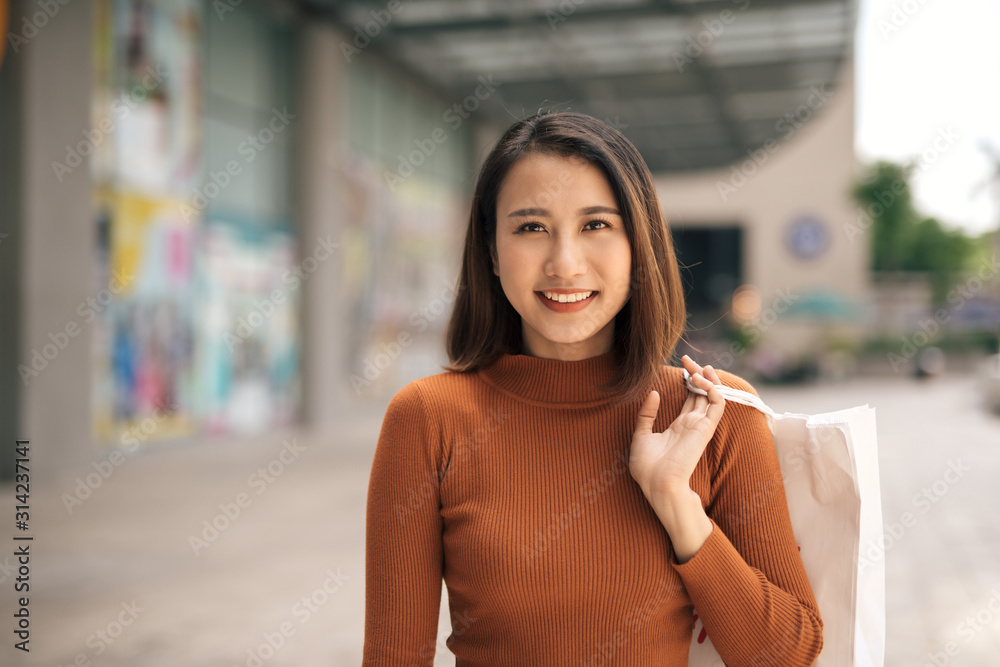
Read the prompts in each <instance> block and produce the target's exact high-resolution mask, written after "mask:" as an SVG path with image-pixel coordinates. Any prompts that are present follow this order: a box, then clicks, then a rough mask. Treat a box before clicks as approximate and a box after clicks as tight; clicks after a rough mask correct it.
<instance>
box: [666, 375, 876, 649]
mask: <svg viewBox="0 0 1000 667" xmlns="http://www.w3.org/2000/svg"><path fill="white" fill-rule="evenodd" d="M684 377H685V382H686V385H687V388H688V390H689V391H693V392H695V393H698V394H702V395H704V394H705V393H706V392H705V391H704V390H702V389H700V388H698V387H696V386H695V385H694V383H693V382H692V380H691V377H690V374H689V373H688V372H687V371H686V370H685V371H684ZM718 389H719V391H720V393H721V394H722V396H723V397H724V398H725V399H726V400H727V401H732V402H736V403H742V404H744V405H749V406H751V407H753V408H756V409H758V410H760V411H761V412H763V413H764V414H765V415H766V416H767V421H768V426H770V428H771V433H772V434H773V436H774V446H775V449H776V450H777V453H778V460H779V462H780V464H781V474H782V480H783V482H784V487H785V495H786V496H787V500H788V512H789V515H790V516H791V520H792V529H793V530H794V532H795V541H796V544H798V546H799V549H800V553H801V555H802V562H803V564H804V565H805V569H806V574H808V575H809V583H810V584H811V585H812V589H813V593H814V594H815V595H816V603H817V604H818V606H819V611H820V616H822V618H823V651H822V652H821V653H820V655H819V657H818V658H817V660H816V662H815V665H816V666H817V667H882V664H883V660H884V657H885V560H884V559H882V558H875V559H870V558H863V555H864V553H863V552H865V551H867V550H868V549H869V548H870V547H871V545H873V544H874V545H878V544H881V540H882V539H883V536H882V502H881V496H880V493H881V492H880V486H879V474H878V450H877V447H876V438H875V408H871V407H869V406H868V405H867V404H866V405H862V406H858V407H855V408H850V409H847V410H840V411H838V412H829V413H824V414H818V415H803V414H794V413H787V412H786V413H783V414H777V413H775V412H774V411H773V410H771V408H769V407H768V406H767V405H766V404H765V403H764V401H763V400H761V399H760V398H759V397H758V396H755V395H754V394H752V393H750V392H746V391H741V390H739V389H733V388H731V387H726V386H720V387H718ZM695 611H696V612H697V610H695ZM724 665H725V663H724V662H723V661H722V659H721V658H720V657H719V654H718V653H717V652H716V651H715V648H714V647H713V646H712V642H711V638H709V637H708V636H707V635H706V633H705V631H704V628H702V627H701V624H700V623H699V622H698V621H697V619H696V621H695V627H694V630H693V635H692V639H691V650H690V653H689V658H688V667H724Z"/></svg>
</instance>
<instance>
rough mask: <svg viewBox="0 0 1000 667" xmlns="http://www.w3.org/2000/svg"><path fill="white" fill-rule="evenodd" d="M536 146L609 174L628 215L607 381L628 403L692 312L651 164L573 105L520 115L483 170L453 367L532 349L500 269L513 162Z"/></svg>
mask: <svg viewBox="0 0 1000 667" xmlns="http://www.w3.org/2000/svg"><path fill="white" fill-rule="evenodd" d="M532 153H546V154H552V155H557V156H560V157H566V158H582V159H584V160H586V161H588V162H589V163H590V164H592V165H594V166H596V167H597V168H598V169H600V170H601V172H603V174H604V176H605V178H607V179H608V183H609V184H610V186H611V190H612V192H613V193H614V196H615V200H616V201H617V203H618V210H619V211H621V214H622V218H623V219H624V224H625V230H626V232H627V235H628V240H629V245H630V247H631V249H632V274H631V288H632V289H631V296H630V298H629V299H628V301H627V302H626V303H625V305H624V306H623V307H622V309H621V310H620V311H619V312H618V313H617V314H616V315H615V319H614V322H615V325H614V344H613V346H614V350H615V351H616V353H617V356H618V359H619V363H618V371H617V374H616V375H615V377H614V378H613V379H612V380H611V381H610V382H609V383H607V384H605V385H601V387H600V389H602V390H604V391H607V392H610V393H613V394H617V395H618V396H619V397H620V398H621V400H623V401H632V400H638V399H641V398H642V397H644V396H645V395H646V394H647V393H648V392H649V390H650V389H651V388H652V384H653V381H654V380H655V379H656V378H657V377H658V375H659V372H660V367H661V366H662V365H663V364H665V363H667V362H668V361H669V359H670V356H671V354H673V351H674V348H675V347H676V345H677V342H678V341H679V340H680V337H681V335H682V333H683V331H684V323H685V321H686V320H687V314H686V311H685V307H684V290H683V287H682V285H681V277H680V271H679V269H678V265H677V258H676V256H675V254H674V246H673V241H672V239H671V237H670V232H669V231H668V230H667V226H666V222H665V221H664V219H663V214H662V213H661V211H660V201H659V198H658V197H657V195H656V190H655V189H654V187H653V179H652V176H651V175H650V173H649V167H647V166H646V163H645V161H644V160H643V159H642V156H641V155H639V152H638V151H637V150H636V148H635V146H633V145H632V143H631V142H630V141H629V140H628V139H627V138H626V137H625V136H624V135H622V133H621V132H619V131H618V130H617V129H615V128H613V127H611V126H610V125H608V124H607V123H605V122H603V121H601V120H598V119H596V118H593V117H591V116H588V115H585V114H582V113H577V112H573V111H558V112H556V111H548V112H542V113H538V114H535V115H533V116H530V117H528V118H525V119H523V120H519V121H517V122H515V123H514V124H513V125H511V126H510V128H508V129H507V131H506V132H505V133H504V135H503V136H502V137H501V138H500V140H499V141H498V142H497V143H496V145H495V146H494V147H493V150H492V151H490V154H489V155H488V156H487V157H486V160H485V162H483V166H482V168H481V170H480V172H479V179H478V181H477V182H476V189H475V192H474V194H473V198H472V211H471V214H470V215H469V228H468V231H467V233H466V237H465V249H464V251H463V256H462V267H461V272H460V274H459V279H458V285H457V293H456V297H455V306H454V309H453V311H452V315H451V320H450V321H449V322H448V329H447V332H446V334H445V338H446V341H445V345H446V347H447V351H448V358H449V360H450V361H451V364H450V365H449V366H444V367H442V368H444V369H445V370H449V371H458V372H472V371H475V370H478V369H479V368H483V367H486V366H489V365H490V364H491V363H493V362H494V361H495V360H496V359H498V358H499V357H500V356H502V355H504V354H523V351H522V345H523V341H522V325H521V316H520V315H519V314H518V312H517V311H516V310H515V309H514V307H513V306H512V305H511V304H510V301H508V300H507V297H506V295H505V294H504V292H503V287H502V286H501V284H500V278H499V277H498V276H496V275H495V274H494V273H493V257H494V256H495V253H496V229H497V217H496V216H497V198H498V196H499V193H500V188H501V186H502V184H503V180H504V178H505V177H506V176H507V173H508V172H509V171H510V169H511V167H512V166H513V165H514V164H515V163H516V162H517V161H518V160H520V159H522V158H524V157H525V156H527V155H529V154H532Z"/></svg>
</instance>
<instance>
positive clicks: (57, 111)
mask: <svg viewBox="0 0 1000 667" xmlns="http://www.w3.org/2000/svg"><path fill="white" fill-rule="evenodd" d="M53 7H57V9H53V12H54V13H53V14H52V15H49V14H45V12H44V11H43V9H40V5H39V4H38V3H36V2H28V1H27V0H19V1H17V2H14V3H13V7H12V9H11V14H10V18H11V20H10V27H9V30H10V31H11V33H12V34H13V35H14V36H15V38H14V39H12V40H8V45H7V52H6V54H5V58H4V61H3V64H2V68H0V147H2V155H3V156H4V160H3V163H2V167H0V170H2V171H0V210H2V221H3V223H2V224H3V228H2V229H0V232H2V233H3V234H5V236H3V237H0V271H3V276H4V278H5V279H6V284H8V285H13V286H14V289H10V290H5V291H3V292H2V293H0V300H2V303H0V312H2V313H3V318H4V326H3V329H2V331H0V336H2V338H0V355H3V367H4V368H5V369H6V370H5V372H4V373H3V375H2V377H0V386H2V389H0V397H2V400H0V404H2V406H3V407H2V408H0V410H3V412H2V413H0V425H2V428H0V430H2V433H0V435H2V436H3V437H4V438H6V439H7V441H11V440H13V439H14V438H15V437H29V438H32V439H33V440H34V441H36V442H38V443H44V446H39V447H37V448H36V450H35V451H36V452H37V457H38V460H37V462H36V465H37V468H38V469H40V470H42V471H44V470H52V469H55V468H58V467H63V466H75V465H81V464H82V465H85V464H86V463H87V462H89V461H91V460H93V459H94V458H95V457H96V456H97V455H98V454H99V453H100V452H102V451H104V450H105V448H107V447H129V446H132V445H139V444H143V443H146V442H152V441H156V440H165V439H171V440H176V439H186V440H190V441H193V442H195V443H202V442H209V441H210V439H211V438H213V437H227V436H240V435H242V434H247V433H259V432H262V431H266V430H268V429H274V428H285V427H296V426H298V425H301V426H302V427H303V428H311V429H319V430H325V431H330V432H335V431H336V429H337V428H338V426H339V425H341V424H343V423H344V421H345V420H349V419H351V418H353V417H354V416H355V415H356V414H357V411H358V410H364V409H366V408H369V407H370V408H371V409H372V410H377V409H378V408H379V406H381V405H384V401H385V400H387V398H388V396H390V395H391V394H392V392H393V391H395V390H396V389H398V388H399V387H400V386H402V385H403V384H405V383H406V382H407V381H409V380H410V379H412V378H414V377H418V376H421V375H426V374H429V373H433V372H437V370H439V368H438V367H439V365H440V364H443V363H445V362H446V358H445V356H444V350H443V345H442V340H443V332H444V329H445V326H446V323H447V318H448V315H449V312H450V304H451V302H452V301H453V299H454V289H455V288H454V280H455V277H456V275H457V267H458V259H459V252H460V249H461V244H462V241H463V236H464V231H465V224H466V221H467V217H468V207H469V199H470V196H471V191H472V187H473V185H474V179H475V175H476V168H477V166H478V163H479V161H480V160H481V159H482V157H483V156H484V155H485V153H486V151H487V150H488V149H489V147H490V146H491V145H492V143H493V142H494V141H495V140H496V138H497V137H498V136H499V134H500V133H501V132H502V131H503V129H504V128H506V126H507V125H509V124H510V123H511V122H512V121H513V120H515V119H517V118H520V117H523V116H525V115H528V114H530V113H534V112H535V111H537V110H538V109H540V108H557V109H572V110H575V111H581V112H584V113H589V114H591V115H594V116H597V117H599V118H603V119H604V120H606V121H607V122H609V123H611V124H613V125H615V126H616V127H618V128H619V129H620V130H621V131H622V132H623V133H624V134H625V135H626V136H628V137H629V138H630V139H631V140H632V141H633V142H634V143H635V144H636V146H637V147H638V148H639V150H640V151H641V152H642V153H643V156H644V157H645V158H646V160H647V162H648V164H649V166H650V168H651V169H652V171H653V172H654V176H655V178H656V182H657V186H658V188H659V191H660V198H661V204H662V206H663V208H664V211H665V213H666V216H667V219H668V222H669V223H670V225H671V228H672V230H673V232H674V235H675V240H676V243H677V247H678V252H679V257H680V260H681V262H682V263H683V264H684V265H685V267H686V268H685V276H686V279H687V281H688V282H689V283H690V289H689V295H688V299H689V312H690V315H691V324H692V332H691V334H690V336H689V339H690V341H689V342H690V343H691V344H692V345H696V346H698V349H699V350H701V352H699V353H698V354H699V358H700V359H702V360H703V361H705V362H708V361H714V362H715V363H716V365H717V366H719V367H723V368H730V369H733V370H736V371H738V372H739V371H740V370H741V369H742V368H744V367H745V366H746V365H748V364H749V363H750V361H751V357H752V358H753V359H755V362H754V363H757V364H761V365H763V366H764V367H766V366H767V364H769V363H771V364H774V363H779V361H780V359H781V358H784V359H786V360H787V359H793V360H794V359H796V358H798V357H808V356H809V355H813V356H815V355H816V354H817V353H818V350H820V349H825V348H828V347H830V345H833V344H835V343H836V340H837V339H840V338H844V339H845V340H848V339H851V338H857V337H859V336H860V335H861V333H862V326H863V322H862V321H861V319H860V316H859V315H858V312H859V304H861V303H862V302H863V301H864V300H865V299H866V298H867V289H868V275H867V272H866V267H867V265H868V264H867V248H868V245H867V243H865V242H864V239H863V238H856V237H852V236H851V235H850V234H848V233H847V232H846V230H847V228H848V226H849V225H851V224H852V223H853V222H855V221H856V217H857V216H856V212H855V211H854V209H853V207H852V205H851V203H850V201H849V199H848V188H849V185H850V183H851V181H852V179H853V177H854V156H853V128H854V121H853V107H854V92H853V75H852V67H853V65H852V41H853V32H854V12H855V7H854V3H853V1H851V0H839V1H838V0H825V1H822V2H818V1H807V0H797V1H796V0H760V1H759V2H754V3H750V2H748V1H747V0H700V1H697V2H692V1H686V2H670V1H666V2H653V1H650V2H630V3H618V2H599V3H598V2H588V3H572V2H566V1H565V0H563V1H562V2H554V1H553V2H539V3H534V4H526V3H516V4H514V5H508V4H506V3H499V2H497V3H452V2H442V1H440V0H408V1H406V2H403V1H399V2H397V1H396V0H393V1H392V2H388V3H378V2H337V1H335V0H302V1H299V2H293V1H291V0H289V1H285V2H279V1H276V0H275V1H265V0H257V1H254V0H243V1H242V2H235V1H232V2H230V1H228V0H219V1H217V2H211V3H210V2H200V1H198V0H95V2H92V3H68V4H65V5H62V4H59V3H53ZM40 12H41V13H40ZM817 341H819V342H817ZM769 350H770V356H768V351H769ZM8 463H9V462H7V461H5V462H4V464H5V465H7V464H8ZM8 472H9V471H8Z"/></svg>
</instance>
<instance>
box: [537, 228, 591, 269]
mask: <svg viewBox="0 0 1000 667" xmlns="http://www.w3.org/2000/svg"><path fill="white" fill-rule="evenodd" d="M586 271H587V259H586V257H585V256H584V252H583V248H582V247H581V246H580V243H579V241H578V240H577V239H573V238H565V237H564V238H561V239H556V240H554V241H553V242H552V248H551V252H550V254H549V258H548V261H547V262H546V266H545V272H546V274H548V275H550V276H558V277H560V278H572V277H573V276H578V275H581V274H583V273H586Z"/></svg>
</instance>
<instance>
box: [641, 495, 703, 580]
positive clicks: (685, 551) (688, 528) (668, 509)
mask: <svg viewBox="0 0 1000 667" xmlns="http://www.w3.org/2000/svg"><path fill="white" fill-rule="evenodd" d="M649 502H650V505H652V507H653V511H655V512H656V516H657V517H658V518H659V519H660V523H662V524H663V527H664V529H666V531H667V535H669V536H670V542H671V544H672V545H673V548H674V555H675V557H676V558H677V562H678V563H686V562H687V561H689V560H691V559H692V558H694V555H695V554H696V553H698V550H699V549H701V547H702V545H704V544H705V542H706V541H707V540H708V537H709V536H710V535H711V534H712V521H711V519H709V518H708V515H707V514H706V513H705V508H704V507H702V505H701V497H700V496H699V495H698V494H697V493H695V492H694V491H693V490H691V489H690V488H689V489H687V490H686V491H678V492H669V493H659V494H652V495H651V496H650V497H649Z"/></svg>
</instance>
